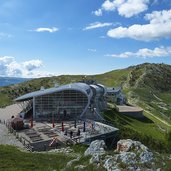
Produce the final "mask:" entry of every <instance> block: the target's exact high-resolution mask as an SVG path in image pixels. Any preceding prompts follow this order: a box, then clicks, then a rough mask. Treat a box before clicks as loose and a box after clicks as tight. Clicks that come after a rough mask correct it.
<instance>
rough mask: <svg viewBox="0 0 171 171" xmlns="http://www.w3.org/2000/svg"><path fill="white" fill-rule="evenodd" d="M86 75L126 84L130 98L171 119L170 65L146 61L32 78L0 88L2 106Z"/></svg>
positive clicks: (111, 82)
mask: <svg viewBox="0 0 171 171" xmlns="http://www.w3.org/2000/svg"><path fill="white" fill-rule="evenodd" d="M83 79H87V80H89V79H93V80H96V82H97V83H101V84H104V85H106V86H120V85H122V86H123V90H124V92H125V93H126V94H127V98H128V102H130V103H131V104H135V105H140V106H141V107H143V108H144V109H145V110H147V111H148V112H151V113H153V114H155V115H156V116H158V117H160V118H162V119H164V120H167V121H168V122H171V121H170V120H171V114H170V113H171V66H170V65H166V64H149V63H144V64H141V65H137V66H131V67H129V68H126V69H120V70H113V71H110V72H107V73H104V74H99V75H87V76H86V77H85V76H84V75H61V76H57V77H46V78H38V79H33V80H29V81H26V82H23V83H20V84H15V85H11V86H6V87H1V88H0V106H4V105H7V104H9V103H12V102H13V101H12V100H13V99H14V98H16V97H18V96H20V95H22V94H25V93H29V92H31V91H35V90H38V89H40V87H41V86H44V87H45V88H48V87H53V86H54V84H55V83H58V84H67V83H71V82H77V81H80V80H83Z"/></svg>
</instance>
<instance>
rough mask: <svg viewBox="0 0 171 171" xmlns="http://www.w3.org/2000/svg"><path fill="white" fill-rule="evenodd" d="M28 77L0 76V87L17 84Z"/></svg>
mask: <svg viewBox="0 0 171 171" xmlns="http://www.w3.org/2000/svg"><path fill="white" fill-rule="evenodd" d="M28 80H30V79H28V78H16V77H0V87H2V86H8V85H11V84H18V83H22V82H24V81H28Z"/></svg>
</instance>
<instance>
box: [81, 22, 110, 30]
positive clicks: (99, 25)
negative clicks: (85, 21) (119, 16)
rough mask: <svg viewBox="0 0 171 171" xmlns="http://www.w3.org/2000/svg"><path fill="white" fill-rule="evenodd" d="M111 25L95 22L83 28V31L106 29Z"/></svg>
mask: <svg viewBox="0 0 171 171" xmlns="http://www.w3.org/2000/svg"><path fill="white" fill-rule="evenodd" d="M111 25H113V24H112V23H100V22H95V23H91V24H89V25H88V26H87V27H85V28H84V29H83V30H90V29H96V28H102V27H108V26H111Z"/></svg>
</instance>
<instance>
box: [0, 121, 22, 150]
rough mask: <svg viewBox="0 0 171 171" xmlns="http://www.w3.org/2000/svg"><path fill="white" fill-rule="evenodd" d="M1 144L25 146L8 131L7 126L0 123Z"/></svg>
mask: <svg viewBox="0 0 171 171" xmlns="http://www.w3.org/2000/svg"><path fill="white" fill-rule="evenodd" d="M0 144H5V145H14V146H17V147H21V148H23V144H22V143H21V142H20V141H18V140H17V139H16V138H15V136H14V135H13V134H11V133H9V132H8V129H7V128H6V126H5V125H4V124H2V123H0Z"/></svg>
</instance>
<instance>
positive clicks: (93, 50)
mask: <svg viewBox="0 0 171 171" xmlns="http://www.w3.org/2000/svg"><path fill="white" fill-rule="evenodd" d="M88 51H90V52H97V50H96V49H88Z"/></svg>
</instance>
